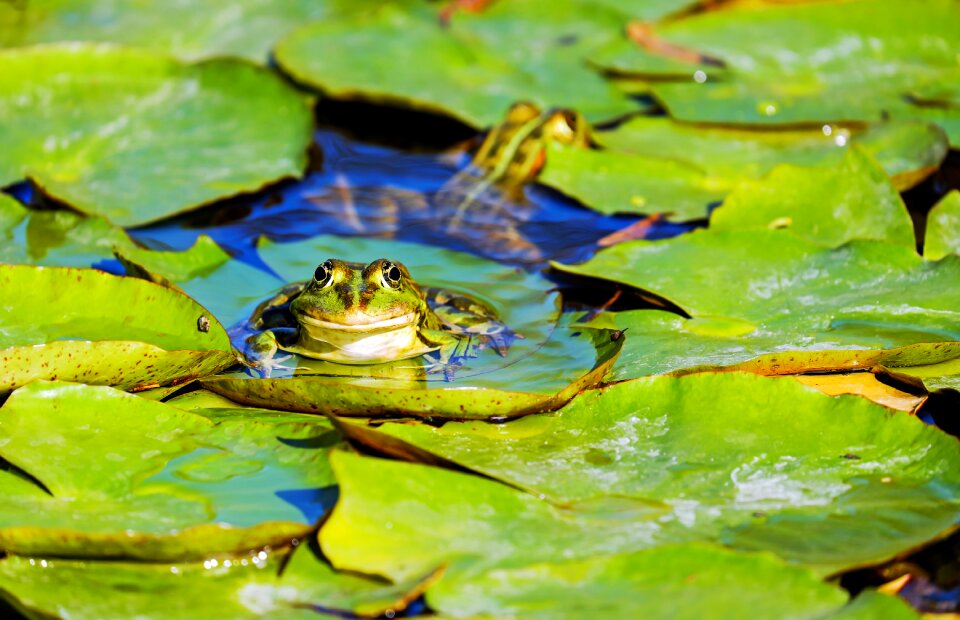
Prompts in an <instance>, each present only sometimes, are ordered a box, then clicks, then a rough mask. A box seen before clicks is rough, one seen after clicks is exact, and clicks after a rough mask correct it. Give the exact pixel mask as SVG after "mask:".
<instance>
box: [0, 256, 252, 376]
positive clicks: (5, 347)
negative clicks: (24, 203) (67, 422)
mask: <svg viewBox="0 0 960 620" xmlns="http://www.w3.org/2000/svg"><path fill="white" fill-rule="evenodd" d="M0 288H2V290H3V291H4V294H5V295H6V296H7V299H8V300H9V301H8V302H6V303H5V305H4V306H3V309H2V310H3V311H2V313H0V368H2V371H0V390H2V391H3V392H9V391H10V390H13V389H15V388H17V387H19V386H21V385H25V384H27V383H29V382H30V381H33V380H35V379H61V380H64V381H79V382H83V383H90V384H96V385H115V386H117V387H120V388H122V389H126V390H136V389H143V388H147V387H156V386H160V385H166V384H169V383H181V382H184V381H186V380H188V379H191V378H194V377H197V376H203V375H207V374H212V373H214V372H217V371H218V370H222V369H223V368H226V367H228V366H231V365H232V364H233V363H234V362H235V359H234V357H233V354H232V353H231V352H230V340H229V338H228V336H227V333H226V332H225V331H224V329H223V327H222V326H221V325H220V323H219V322H217V320H216V318H214V317H213V316H212V315H211V314H210V313H209V312H208V311H206V310H205V309H204V308H203V307H201V306H200V305H199V304H197V303H196V302H195V301H193V300H192V299H190V298H189V297H187V296H185V295H183V294H180V293H177V292H175V291H171V290H170V289H167V288H164V287H162V286H158V285H155V284H151V283H149V282H144V281H142V280H138V279H135V278H121V277H118V276H112V275H110V274H106V273H103V272H100V271H94V270H89V269H70V268H59V267H32V266H27V265H0Z"/></svg>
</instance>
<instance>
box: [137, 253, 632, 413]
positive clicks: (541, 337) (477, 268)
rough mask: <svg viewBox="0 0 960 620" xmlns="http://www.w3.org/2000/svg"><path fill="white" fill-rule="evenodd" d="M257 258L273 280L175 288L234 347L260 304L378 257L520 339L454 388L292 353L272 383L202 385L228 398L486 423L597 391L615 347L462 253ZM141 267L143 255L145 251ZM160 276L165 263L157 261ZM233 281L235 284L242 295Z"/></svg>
mask: <svg viewBox="0 0 960 620" xmlns="http://www.w3.org/2000/svg"><path fill="white" fill-rule="evenodd" d="M259 255H260V258H261V259H262V261H263V263H264V264H265V265H266V266H267V267H268V268H269V269H270V270H271V271H272V272H273V273H275V274H277V275H276V276H274V275H270V274H269V273H267V272H266V271H262V270H256V269H253V268H251V267H249V266H247V265H243V264H239V263H237V261H228V262H227V263H222V264H221V266H220V267H218V268H216V269H214V270H213V271H211V272H209V273H205V274H203V275H197V277H194V278H193V279H190V280H186V281H178V282H177V285H178V286H180V287H182V288H183V290H185V291H186V292H187V293H189V294H190V295H191V296H192V297H193V298H194V299H197V300H199V301H200V302H201V303H204V304H209V306H210V307H211V308H212V309H213V312H214V313H215V314H217V315H218V317H219V318H220V319H221V320H222V321H224V322H227V323H228V324H231V323H232V324H234V325H235V327H234V328H233V330H232V333H233V334H234V336H235V342H234V345H235V346H236V347H237V348H238V349H242V348H243V347H244V343H243V339H244V338H245V337H246V336H247V335H249V334H250V331H249V330H247V329H246V327H245V322H246V320H247V318H248V317H249V316H250V313H251V312H252V311H253V309H254V308H255V307H256V305H257V304H259V303H260V302H262V301H264V300H266V299H269V298H270V297H271V296H272V295H274V294H275V293H276V292H277V291H279V290H280V289H281V288H283V287H284V286H285V285H286V284H288V283H290V282H297V281H302V280H305V279H307V278H309V277H311V275H312V274H313V271H314V270H315V269H316V266H317V265H318V264H319V263H321V262H323V261H324V260H326V259H327V258H340V259H342V260H350V261H357V262H364V263H367V262H370V261H372V260H374V259H377V258H381V257H386V258H389V259H391V260H396V261H400V262H402V263H403V264H404V265H406V266H407V268H408V269H409V271H410V273H411V274H412V276H413V278H414V279H415V280H416V281H417V282H419V283H420V284H421V285H427V286H436V287H441V288H445V289H449V290H453V291H457V292H460V293H465V294H467V295H470V296H474V297H476V298H478V299H481V300H483V301H484V302H485V303H486V304H487V305H489V306H490V307H491V308H493V309H494V310H495V311H496V313H497V314H498V316H499V319H500V320H501V321H502V322H503V323H505V324H506V325H507V326H508V327H509V328H510V329H511V330H513V331H514V332H516V333H519V334H520V335H521V336H522V338H521V339H518V340H516V341H514V342H513V344H511V346H510V349H509V351H508V352H507V355H506V356H505V357H500V356H499V355H497V353H496V352H494V351H493V350H489V349H488V350H485V351H482V352H481V354H480V356H479V357H478V358H476V359H472V360H467V361H466V362H465V363H464V365H463V366H462V367H461V368H459V369H458V370H457V371H456V373H455V375H454V377H453V378H452V380H448V378H447V377H445V376H444V374H443V373H431V374H425V372H424V367H423V364H422V361H421V360H418V359H413V360H406V361H402V362H397V363H394V364H377V365H367V366H346V365H343V364H335V363H332V362H322V361H319V360H312V359H309V358H305V357H301V356H297V355H295V356H293V357H292V358H291V359H290V360H289V361H287V362H285V363H283V364H282V365H281V366H280V367H279V368H277V369H275V370H274V372H273V378H270V379H260V378H253V377H251V376H250V375H249V373H246V372H243V371H238V372H235V373H231V374H224V375H218V376H216V377H208V378H207V379H208V381H206V382H205V383H204V387H206V388H207V389H209V390H213V391H215V392H217V393H219V394H222V395H224V396H226V397H228V398H230V399H232V400H234V401H237V402H240V403H243V404H247V405H253V406H259V407H270V408H279V409H285V410H291V411H301V412H305V413H320V412H323V413H335V414H339V415H355V416H369V415H417V416H427V417H456V418H478V417H479V418H487V417H511V416H517V415H524V414H527V413H532V412H536V411H543V410H545V409H551V408H556V407H559V406H560V405H562V404H563V403H565V402H566V401H568V400H569V399H570V398H572V397H573V396H574V395H575V394H576V393H577V392H579V391H580V390H582V389H584V388H586V387H590V386H592V385H594V384H596V383H597V382H598V381H599V380H600V379H601V378H602V377H603V375H604V373H605V372H606V371H607V369H609V367H610V366H611V365H612V364H613V362H614V360H615V359H616V356H617V354H618V352H619V350H620V347H621V346H622V344H623V340H622V339H613V338H612V336H613V334H612V330H611V331H600V332H595V331H592V330H588V331H587V332H585V333H583V332H580V331H579V330H577V329H574V328H571V327H570V325H569V323H570V317H569V316H565V317H563V318H562V319H561V317H560V306H559V300H558V299H557V295H556V294H555V293H553V292H552V291H551V289H552V287H553V284H552V283H550V282H549V281H548V280H546V279H545V278H542V277H541V276H539V275H536V274H529V273H525V272H524V271H522V270H520V269H517V268H513V267H507V266H503V265H499V264H497V263H494V262H491V261H487V260H483V259H480V258H477V257H474V256H470V255H468V254H463V253H460V252H452V251H449V250H443V249H439V248H435V247H430V246H423V245H418V244H412V243H403V242H397V241H388V240H382V239H359V238H340V237H315V238H313V239H310V240H307V241H301V242H297V243H283V244H275V243H269V242H261V244H260V246H259ZM144 257H145V258H146V259H149V258H150V256H149V255H148V254H147V255H144ZM152 268H157V269H159V270H160V271H159V272H158V273H159V274H160V275H164V271H163V269H164V265H163V264H162V262H155V263H154V264H153V265H152ZM237 282H243V283H244V286H243V287H238V286H237Z"/></svg>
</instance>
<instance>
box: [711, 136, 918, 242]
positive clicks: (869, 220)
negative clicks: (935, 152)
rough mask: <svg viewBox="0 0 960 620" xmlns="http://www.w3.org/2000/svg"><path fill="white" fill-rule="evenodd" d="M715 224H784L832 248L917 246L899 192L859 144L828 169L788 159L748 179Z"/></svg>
mask: <svg viewBox="0 0 960 620" xmlns="http://www.w3.org/2000/svg"><path fill="white" fill-rule="evenodd" d="M710 228H711V229H713V230H716V231H722V230H746V229H758V228H759V229H763V228H785V229H787V230H789V231H790V232H792V233H793V234H795V235H798V236H800V237H803V238H804V239H809V240H810V241H815V242H817V243H822V244H824V245H829V246H831V247H836V246H839V245H842V244H844V243H846V242H847V241H850V240H853V239H879V240H881V241H889V242H891V243H896V244H898V245H903V246H905V247H908V248H910V249H913V248H914V245H915V241H914V235H913V221H912V220H911V219H910V214H909V213H908V212H907V207H906V205H904V204H903V200H901V199H900V194H899V193H898V192H897V190H896V188H894V186H893V184H892V183H891V182H890V180H889V179H888V178H887V175H886V174H885V173H884V172H883V169H882V168H880V167H879V166H878V165H877V163H876V161H875V160H874V159H873V158H872V157H871V156H870V155H869V154H868V153H867V152H866V151H864V150H862V149H860V148H854V149H852V150H850V151H849V152H848V153H847V156H846V157H844V159H843V160H842V161H841V162H838V163H837V164H834V165H832V166H831V167H829V168H824V167H816V168H806V167H801V166H791V165H786V164H785V165H782V166H778V167H776V168H774V169H773V170H771V171H770V173H769V174H768V175H767V176H765V177H764V178H762V179H760V180H757V181H747V182H744V183H743V184H741V185H740V186H739V187H738V188H737V189H735V190H734V191H733V192H731V193H730V195H729V196H727V198H726V200H724V201H723V205H722V206H721V207H720V208H719V209H717V210H716V211H714V212H713V213H711V214H710Z"/></svg>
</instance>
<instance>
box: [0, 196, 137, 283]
mask: <svg viewBox="0 0 960 620" xmlns="http://www.w3.org/2000/svg"><path fill="white" fill-rule="evenodd" d="M0 235H2V238H3V241H4V243H3V246H2V247H0V262H2V263H17V264H30V265H55V266H60V267H90V266H92V265H93V264H94V263H96V262H98V261H100V260H103V259H105V258H110V257H111V256H113V250H114V248H123V249H124V250H125V251H130V250H132V249H133V248H134V247H135V245H134V243H133V242H132V241H131V240H130V238H129V237H128V236H127V235H126V233H124V232H123V230H121V229H119V228H116V227H114V226H111V225H110V224H109V223H107V222H106V221H104V220H103V219H102V218H99V217H84V216H82V215H79V214H77V213H74V212H72V211H66V210H55V211H48V210H43V211H39V210H34V209H27V208H26V207H24V206H23V205H21V204H20V203H19V202H17V201H16V200H14V199H13V198H11V197H9V196H7V195H6V194H0Z"/></svg>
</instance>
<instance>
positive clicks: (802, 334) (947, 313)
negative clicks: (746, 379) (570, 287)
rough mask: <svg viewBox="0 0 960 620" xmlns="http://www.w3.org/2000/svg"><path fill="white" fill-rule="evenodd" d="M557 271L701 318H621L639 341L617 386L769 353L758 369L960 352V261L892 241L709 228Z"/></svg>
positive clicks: (640, 314) (931, 359) (939, 357)
mask: <svg viewBox="0 0 960 620" xmlns="http://www.w3.org/2000/svg"><path fill="white" fill-rule="evenodd" d="M554 267H555V268H557V269H560V270H562V271H565V272H567V273H572V274H575V275H581V276H588V277H595V278H601V279H604V280H608V281H612V282H615V283H618V284H621V285H627V286H632V287H639V288H642V289H644V290H646V291H649V292H651V293H653V294H655V295H657V296H660V297H664V298H666V299H668V300H670V301H671V302H673V303H675V304H676V305H677V306H679V307H680V308H683V309H684V310H685V311H686V312H687V313H688V314H689V315H690V317H691V318H683V317H681V316H678V315H674V314H669V313H665V312H661V311H632V312H629V313H621V314H619V315H617V320H616V326H617V327H618V328H619V329H627V330H628V331H627V333H628V335H629V337H628V338H627V344H626V346H625V349H624V352H623V355H622V357H621V360H620V363H619V364H618V365H617V366H616V367H615V368H614V371H613V374H612V377H613V378H615V379H627V378H631V377H637V376H642V375H648V374H656V373H664V372H674V371H678V370H682V369H691V368H695V367H696V368H701V369H702V368H711V367H718V366H729V365H731V364H737V363H740V362H746V361H747V360H752V359H754V358H756V357H757V356H761V355H764V354H766V357H765V358H764V360H763V363H762V364H756V365H755V364H750V367H751V369H754V367H756V366H762V370H763V371H764V372H767V373H772V374H781V373H795V372H803V371H804V370H809V371H813V370H831V369H851V368H853V369H857V368H864V366H863V364H865V363H866V364H869V363H871V362H873V363H876V362H875V361H874V360H875V359H876V358H877V356H878V352H877V351H878V350H881V349H892V348H894V347H906V346H907V345H916V346H915V348H914V349H912V350H911V352H910V353H909V355H908V357H909V361H907V360H906V359H905V360H902V361H901V362H900V363H901V365H903V364H906V363H910V364H912V365H920V364H934V363H938V362H942V361H944V360H946V359H952V358H953V357H955V356H956V351H955V347H957V346H960V345H957V344H956V343H955V341H958V340H960V312H958V310H957V308H960V293H958V292H957V289H956V286H955V283H956V282H957V281H958V278H960V257H956V256H948V257H946V258H944V259H943V260H941V261H938V262H930V261H925V260H923V259H922V258H920V257H919V256H917V255H916V254H915V253H914V251H913V250H912V249H910V248H906V247H903V246H900V245H894V244H890V243H884V242H879V241H854V242H851V243H849V244H846V245H844V246H841V247H839V248H836V249H826V248H824V247H822V246H820V245H818V244H814V243H812V242H810V241H805V240H802V239H799V238H797V237H795V236H794V235H792V234H790V233H789V232H787V231H780V230H750V231H724V232H719V231H699V232H694V233H691V234H689V235H685V236H683V237H678V238H675V239H670V240H666V241H657V242H646V241H635V242H631V243H624V244H620V245H618V246H614V247H612V248H608V249H606V250H603V251H601V252H599V253H598V254H597V255H596V256H595V257H594V258H593V259H591V260H590V261H588V262H586V263H584V264H582V265H559V264H555V265H554ZM605 327H606V326H605ZM893 357H896V356H893ZM866 368H869V366H866ZM757 369H758V370H761V368H757Z"/></svg>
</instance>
